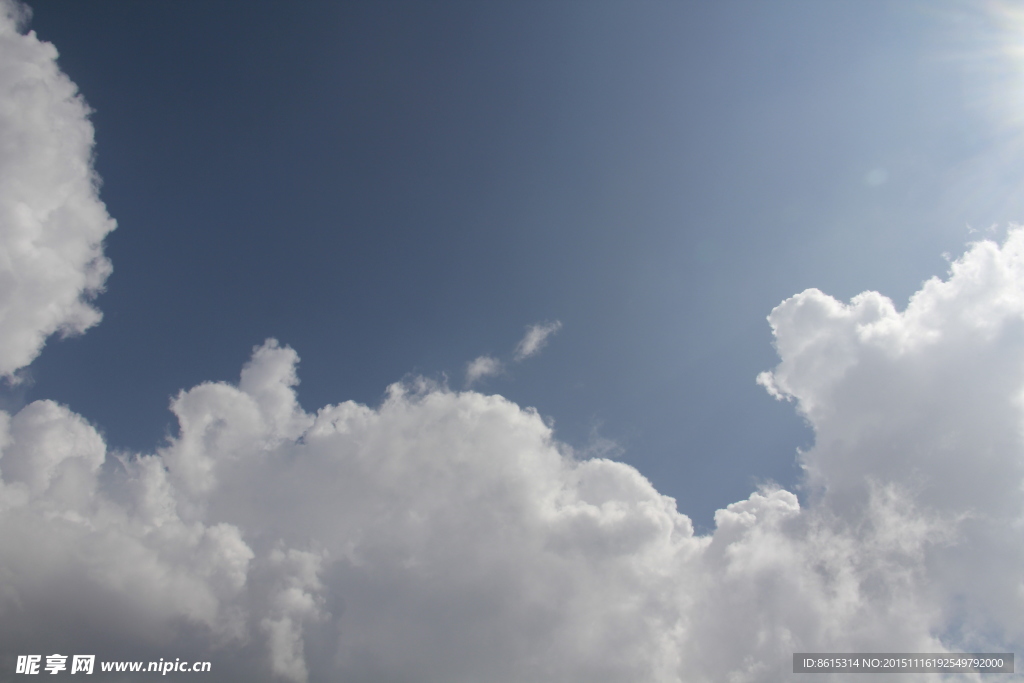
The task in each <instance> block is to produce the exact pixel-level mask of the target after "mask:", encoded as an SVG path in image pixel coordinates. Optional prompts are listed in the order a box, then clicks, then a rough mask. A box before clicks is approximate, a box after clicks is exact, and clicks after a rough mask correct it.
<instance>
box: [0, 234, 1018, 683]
mask: <svg viewBox="0 0 1024 683" xmlns="http://www.w3.org/2000/svg"><path fill="white" fill-rule="evenodd" d="M1022 277H1024V231H1022V230H1014V231H1012V232H1011V233H1010V235H1009V237H1008V238H1007V240H1006V242H1005V244H1003V245H997V244H994V243H991V242H982V243H978V244H975V245H973V246H972V247H971V248H970V250H969V251H968V252H967V253H966V254H965V255H964V256H963V257H962V258H961V259H960V260H958V261H956V262H955V263H954V264H953V266H952V269H951V273H950V276H949V277H948V278H947V279H946V280H939V279H934V280H931V281H929V282H928V283H926V284H925V285H924V287H923V288H922V289H921V291H920V292H918V293H917V294H916V295H915V296H914V297H913V298H912V299H911V301H910V304H909V305H908V307H907V309H906V310H905V311H902V312H899V311H897V310H896V309H895V307H894V306H893V305H892V303H891V302H890V301H889V300H887V299H885V298H884V297H882V296H881V295H878V294H876V293H871V292H869V293H865V294H862V295H860V296H858V297H856V298H855V299H854V300H853V301H851V302H850V303H848V304H844V303H841V302H838V301H836V300H834V299H832V298H830V297H828V296H826V295H824V294H822V293H821V292H818V291H817V290H808V291H806V292H803V293H801V294H798V295H797V296H794V297H793V298H791V299H788V300H787V301H785V302H783V303H782V304H781V305H780V306H779V307H777V308H776V309H775V310H774V311H773V312H772V315H771V316H770V318H769V320H770V322H771V325H772V328H773V330H774V332H775V336H776V340H777V342H776V344H777V348H778V351H779V355H780V357H781V362H780V364H779V365H778V367H776V368H775V369H774V370H772V371H771V372H769V373H764V374H762V376H761V377H760V378H759V381H760V382H761V383H762V384H764V385H765V386H766V387H767V388H768V389H769V391H770V392H772V393H773V394H774V395H775V396H777V397H779V398H784V399H789V400H792V401H794V402H795V404H796V407H797V409H798V410H799V411H800V412H801V413H802V414H803V415H804V416H805V417H806V418H807V419H808V420H809V421H810V423H811V425H812V426H813V427H814V429H815V434H816V442H815V445H814V447H813V448H811V449H810V450H808V451H807V452H804V453H802V454H800V461H801V464H802V465H803V467H804V469H805V471H806V473H807V476H806V484H805V485H806V489H807V497H808V501H809V502H808V504H807V505H806V506H804V507H802V506H801V504H800V503H799V502H798V500H797V497H796V496H795V495H793V494H792V493H790V492H788V491H785V490H781V489H773V488H766V489H763V490H760V491H757V492H754V493H753V494H752V495H751V496H750V498H749V499H747V500H744V501H740V502H738V503H734V504H732V505H730V506H728V507H727V508H726V509H724V510H720V511H719V512H718V514H717V515H716V518H715V521H716V528H715V530H714V532H713V533H712V534H710V535H707V536H699V535H695V534H694V532H693V529H692V526H691V524H690V521H689V520H688V519H687V518H686V517H685V516H684V515H682V514H680V513H679V512H678V510H677V509H676V504H675V501H674V500H672V499H671V498H668V497H666V496H663V495H661V494H659V493H658V491H656V490H655V489H654V488H653V486H651V484H650V482H648V481H647V480H646V479H645V478H644V477H643V476H642V475H641V474H640V473H639V472H637V471H636V470H635V469H634V468H632V467H630V466H628V465H626V464H623V463H620V462H614V461H611V460H607V459H601V458H593V459H586V460H578V459H576V458H575V457H573V455H572V453H571V452H570V450H569V449H567V448H566V447H564V446H562V445H561V444H559V443H558V442H557V441H556V440H555V439H554V438H553V436H552V433H551V430H550V429H549V428H548V427H547V426H546V425H545V423H544V421H543V419H541V417H540V416H539V415H537V414H536V412H535V411H533V410H531V409H524V408H521V407H519V406H517V405H515V404H513V403H511V402H509V401H508V400H506V399H504V398H502V397H500V396H487V395H483V394H480V393H476V392H455V391H452V390H450V389H448V388H447V387H445V386H440V385H436V384H431V383H429V382H426V381H422V380H421V381H418V382H414V383H411V384H396V385H393V386H392V387H391V388H390V389H389V393H388V397H387V399H386V400H385V401H384V402H383V403H382V404H381V405H380V406H379V407H376V408H372V407H368V406H365V405H360V404H356V403H353V402H346V403H341V404H339V405H331V406H326V407H324V408H321V409H320V410H319V411H317V413H316V414H307V413H305V412H304V411H303V410H302V409H301V407H300V406H299V403H298V402H297V400H296V396H295V387H296V385H297V382H298V379H297V373H296V370H295V368H296V363H297V361H298V358H297V355H296V354H295V352H294V351H292V350H291V349H289V348H287V347H282V346H280V345H279V344H278V343H276V342H274V341H273V340H270V341H268V342H267V343H266V344H264V345H262V346H261V347H259V348H257V349H255V351H254V353H253V357H252V360H251V361H250V362H249V363H248V364H247V365H246V367H245V368H244V369H243V371H242V375H241V378H240V381H239V382H238V384H237V385H231V384H227V383H207V384H202V385H199V386H197V387H194V388H193V389H190V390H188V391H185V392H182V393H181V394H180V395H179V396H178V397H177V398H175V400H174V401H173V403H172V409H173V411H174V413H175V414H176V416H177V418H178V422H179V432H178V434H177V436H175V437H174V438H173V439H171V440H170V441H169V442H168V443H167V445H165V446H164V447H162V448H160V449H157V450H156V452H154V453H153V454H152V455H145V456H141V457H137V458H134V459H130V460H129V459H124V458H122V459H121V461H114V463H112V462H111V461H110V459H109V458H105V448H104V445H103V442H102V439H101V438H100V437H99V436H98V435H97V434H96V432H95V430H94V429H93V428H92V427H90V426H89V425H87V424H86V423H85V422H84V421H83V420H82V419H81V418H80V417H77V416H76V415H74V413H72V412H70V411H69V410H68V409H66V408H63V407H60V406H57V405H55V404H52V403H48V402H40V403H34V404H32V405H30V406H28V407H26V408H25V409H24V410H23V411H21V412H20V413H18V414H17V415H15V416H13V417H11V418H9V419H6V418H5V420H4V423H3V424H4V431H3V433H2V439H0V442H2V443H3V444H4V446H3V451H2V453H3V457H2V458H0V473H2V475H3V481H4V485H3V488H2V489H0V493H2V498H0V500H3V501H4V507H3V510H4V511H3V514H2V516H0V541H2V543H0V547H4V548H15V547H17V548H22V549H23V550H22V551H21V552H19V553H17V554H15V553H11V552H9V551H8V552H5V553H4V554H3V556H0V572H3V575H4V576H7V577H12V578H11V580H8V581H6V582H5V590H4V592H3V593H0V596H6V597H5V598H4V601H3V602H0V615H3V616H4V617H5V618H2V619H0V623H3V624H5V626H4V627H3V629H4V631H5V632H4V634H3V635H4V637H5V640H4V642H5V643H12V644H13V645H8V646H6V647H10V648H11V650H10V653H12V654H13V653H14V652H15V651H24V650H25V647H27V645H26V644H33V645H35V646H36V649H40V650H48V649H57V650H60V648H61V647H64V645H63V644H62V643H63V642H64V641H61V643H54V642H53V641H54V640H59V638H60V634H61V633H62V632H61V631H60V630H59V629H56V630H55V627H54V621H53V617H52V615H54V614H57V613H58V606H59V609H61V610H65V611H66V610H71V611H72V613H74V614H80V615H86V614H88V613H89V610H90V609H93V608H95V606H96V604H95V602H93V601H91V600H90V599H89V598H88V597H86V596H95V595H101V596H103V600H104V604H107V605H111V606H113V609H112V610H111V609H108V610H107V611H105V612H104V615H105V618H104V619H102V620H100V622H99V624H98V626H97V627H94V628H92V629H91V630H90V631H89V633H88V634H85V633H80V632H78V631H76V630H74V629H71V630H67V631H66V636H67V638H68V642H74V643H75V644H74V645H73V646H72V645H68V646H67V647H66V648H65V649H71V648H72V647H77V648H78V650H82V648H85V647H93V648H94V649H96V650H97V652H98V653H103V654H104V655H106V653H107V652H110V651H113V650H114V649H116V648H115V646H114V645H112V644H113V643H118V644H120V646H121V647H128V646H129V645H130V646H131V647H135V648H137V649H140V650H144V649H145V648H146V647H147V642H148V640H147V639H151V640H155V641H156V642H159V643H160V644H161V646H162V647H163V652H164V653H166V652H167V651H173V652H174V654H175V656H188V657H190V658H192V659H210V660H211V661H213V662H219V663H220V665H221V667H222V671H233V670H238V671H243V670H244V672H245V675H246V676H247V677H248V678H251V679H253V680H275V679H276V680H292V681H305V680H322V679H342V680H351V681H371V680H394V681H471V680H481V679H484V680H488V681H494V682H498V683H500V682H503V681H509V682H512V681H521V680H542V681H555V680H557V681H584V680H586V681H609V682H610V681H636V680H647V681H656V682H662V681H665V682H675V681H721V680H730V681H775V680H779V679H780V678H784V677H787V676H788V672H789V671H790V666H791V657H792V653H793V652H795V651H818V652H825V651H846V652H849V651H874V652H883V651H890V652H891V651H912V652H938V651H946V650H952V651H1013V650H1015V649H1017V646H1019V645H1020V644H1021V642H1022V640H1024V638H1022V636H1024V633H1022V627H1021V626H1020V620H1019V614H1020V613H1021V610H1022V608H1024V590H1022V588H1021V586H1022V583H1021V579H1022V576H1021V573H1020V567H1021V566H1024V552H1022V551H1024V546H1022V544H1021V543H1020V538H1019V535H1020V524H1021V519H1022V506H1021V504H1022V502H1024V494H1022V491H1021V484H1022V474H1024V473H1022V465H1021V458H1020V455H1019V454H1020V451H1021V441H1020V440H1021V438H1022V433H1021V424H1022V420H1021V417H1022V415H1021V410H1022V408H1024V405H1022V398H1024V374H1022V373H1024V344H1021V341H1022V333H1024V297H1022V295H1021V292H1022V291H1024V290H1022V287H1021V285H1022V284H1024V283H1022V280H1021V278H1022ZM112 465H116V466H112ZM55 586H60V589H59V590H56V591H55V590H53V588H54V587H55ZM72 588H75V589H77V592H72V591H71V589H72ZM14 614H18V615H19V618H18V619H13V618H7V617H8V616H11V615H14ZM26 615H28V616H26ZM33 615H38V616H33ZM48 617H49V618H48ZM60 623H65V622H60ZM55 633H57V634H58V635H54V634H55ZM154 634H155V635H154ZM76 638H77V640H76ZM17 648H20V650H17ZM103 648H107V649H103ZM174 648H179V649H177V650H175V649H174ZM76 651H77V650H76ZM108 656H109V655H108ZM246 656H249V657H251V658H252V659H251V660H247V659H245V657H246ZM246 662H248V663H246ZM246 666H249V667H250V669H246V668H245V667H246ZM835 678H836V680H843V679H842V677H839V676H835ZM922 679H923V680H939V677H938V676H934V677H931V678H929V677H928V676H922Z"/></svg>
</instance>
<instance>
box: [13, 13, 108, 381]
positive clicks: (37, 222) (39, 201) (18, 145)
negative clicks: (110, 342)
mask: <svg viewBox="0 0 1024 683" xmlns="http://www.w3.org/2000/svg"><path fill="white" fill-rule="evenodd" d="M24 12H25V10H23V9H22V8H20V7H19V6H16V5H13V4H12V3H10V2H6V1H5V2H2V3H0V15H2V20H0V102H2V106H0V178H3V181H2V182H0V376H4V375H6V376H8V377H10V376H11V375H12V374H13V373H14V372H15V371H16V370H17V369H18V368H21V367H24V366H25V365H28V364H29V363H30V362H32V359H33V358H35V357H36V355H37V354H38V353H39V351H40V349H41V348H42V346H43V343H44V341H45V340H46V338H47V337H48V336H49V335H50V334H52V333H54V332H60V333H62V334H74V333H80V332H82V331H84V330H85V329H87V328H88V327H90V326H92V325H94V324H96V323H97V322H99V319H100V313H99V311H97V310H96V309H95V308H93V307H92V306H91V305H89V303H88V299H89V298H90V297H91V296H93V295H95V294H96V293H97V292H99V291H100V289H101V288H102V286H103V283H104V281H105V280H106V278H107V275H109V274H110V270H111V268H110V262H109V261H107V259H106V258H104V256H103V250H102V247H101V242H102V241H103V238H104V237H105V236H106V234H107V233H109V232H110V231H111V230H113V229H114V221H113V220H112V219H111V218H110V216H108V215H107V211H106V208H105V207H104V205H103V203H102V202H101V201H100V200H99V198H98V194H97V188H98V184H99V183H98V179H97V177H96V174H95V173H94V172H93V170H92V148H93V129H92V125H91V124H90V123H89V121H88V118H87V116H88V113H89V110H88V107H87V106H86V104H85V102H84V101H83V100H82V98H81V96H80V95H79V94H78V90H77V88H76V87H75V85H74V83H72V82H71V81H70V80H69V79H68V77H67V76H65V75H64V74H63V73H61V71H60V70H59V69H58V68H57V62H56V59H57V51H56V50H55V49H54V47H53V45H51V44H49V43H44V42H41V41H39V40H38V39H37V38H36V36H35V34H34V33H32V32H29V33H28V34H26V35H23V34H20V33H19V32H18V31H17V28H16V19H17V17H18V16H19V15H20V14H22V13H24Z"/></svg>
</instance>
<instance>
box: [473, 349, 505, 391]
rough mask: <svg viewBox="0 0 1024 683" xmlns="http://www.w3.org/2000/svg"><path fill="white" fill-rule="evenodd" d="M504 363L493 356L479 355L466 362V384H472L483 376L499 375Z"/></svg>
mask: <svg viewBox="0 0 1024 683" xmlns="http://www.w3.org/2000/svg"><path fill="white" fill-rule="evenodd" d="M503 370H504V365H503V364H502V362H501V361H500V360H498V359H497V358H494V357H493V356H479V357H477V358H474V359H473V360H471V361H470V362H469V363H467V364H466V386H467V387H469V386H472V385H473V384H475V383H476V382H478V381H480V380H482V379H483V378H485V377H491V376H493V375H499V374H501V373H502V371H503Z"/></svg>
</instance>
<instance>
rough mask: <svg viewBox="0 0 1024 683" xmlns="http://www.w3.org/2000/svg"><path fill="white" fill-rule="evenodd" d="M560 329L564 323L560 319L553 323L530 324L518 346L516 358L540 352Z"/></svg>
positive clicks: (519, 358)
mask: <svg viewBox="0 0 1024 683" xmlns="http://www.w3.org/2000/svg"><path fill="white" fill-rule="evenodd" d="M560 329H562V323H561V322H560V321H558V320H556V321H555V322H553V323H538V324H536V325H530V326H529V327H527V328H526V336H524V337H523V339H522V340H521V341H520V342H519V344H518V345H517V346H516V351H515V359H516V360H517V361H519V360H523V359H524V358H529V357H530V356H533V355H535V354H537V353H540V350H541V349H543V348H544V346H545V345H546V344H547V343H548V338H549V337H550V336H551V335H553V334H554V333H555V332H558V330H560Z"/></svg>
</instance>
